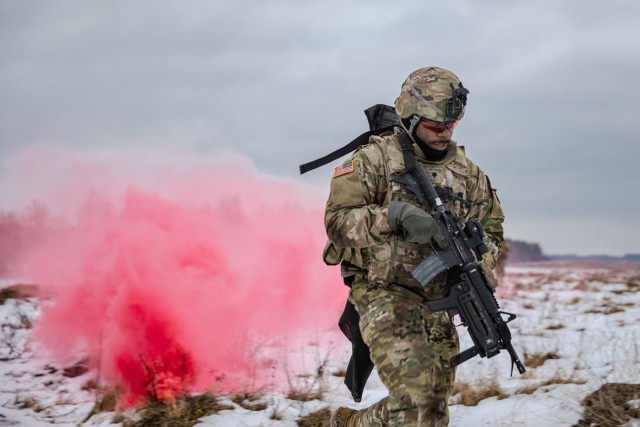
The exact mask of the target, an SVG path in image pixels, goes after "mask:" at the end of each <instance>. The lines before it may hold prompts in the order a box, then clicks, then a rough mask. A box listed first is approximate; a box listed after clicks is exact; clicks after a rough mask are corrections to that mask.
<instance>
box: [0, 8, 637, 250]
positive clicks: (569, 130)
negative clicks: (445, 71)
mask: <svg viewBox="0 0 640 427" xmlns="http://www.w3.org/2000/svg"><path fill="white" fill-rule="evenodd" d="M638 18H640V5H639V4H638V3H637V2H636V1H634V0H621V1H617V2H609V3H607V4H605V3H603V2H600V1H597V0H570V1H563V2H553V1H550V0H546V1H539V2H526V3H525V2H513V3H508V2H503V1H497V0H492V1H486V2H482V3H480V2H473V1H471V0H467V1H460V2H455V3H454V2H450V3H446V4H438V5H437V7H434V4H428V3H425V2H423V1H408V0H401V1H398V2H384V1H380V0H367V1H363V0H362V1H356V0H350V1H337V0H328V1H322V2H319V1H310V0H306V1H300V0H295V1H293V0H284V1H268V0H263V1H246V0H245V1H234V2H225V1H220V0H218V1H183V2H170V1H163V0H141V1H137V2H128V1H122V0H120V1H110V2H86V1H69V0H66V1H59V2H39V1H35V0H1V1H0V93H1V94H2V96H1V98H0V99H1V101H0V156H2V158H7V157H10V156H11V155H13V154H15V153H17V152H18V151H20V150H22V149H23V148H24V147H26V146H28V145H31V144H34V143H37V142H42V141H57V142H62V143H64V144H66V145H69V146H72V147H76V148H78V149H88V150H90V149H93V148H96V149H97V148H99V147H104V146H113V145H116V146H122V147H130V146H144V145H148V146H150V147H154V148H155V149H157V150H163V149H166V148H168V147H171V146H172V145H175V144H176V141H188V142H189V143H190V144H191V145H192V146H193V147H195V150H196V152H198V153H210V152H214V151H215V150H217V149H220V148H233V149H234V150H237V151H239V152H241V153H244V154H246V155H248V156H249V157H251V158H252V159H253V160H254V161H255V162H256V164H257V166H258V167H259V168H260V169H261V170H263V171H265V172H268V173H272V174H276V175H280V176H285V177H291V178H295V179H300V180H303V181H305V182H309V183H314V184H318V185H325V186H326V185H327V184H328V182H327V181H328V175H329V174H330V167H326V168H325V169H322V170H319V171H315V172H312V173H310V174H309V175H305V176H303V177H297V175H296V174H297V165H298V164H300V163H302V162H305V161H307V160H311V159H314V158H316V157H319V156H321V155H324V154H326V153H327V152H329V151H331V150H333V149H335V148H337V147H339V146H341V145H343V144H344V143H346V142H348V141H349V140H350V139H351V138H353V137H354V136H356V135H357V134H359V133H360V132H362V131H364V130H365V126H366V120H365V118H364V115H363V114H362V111H363V110H364V109H365V108H366V107H368V106H370V105H372V104H375V103H379V102H383V103H388V104H390V103H392V102H393V100H394V99H395V96H396V95H397V92H398V90H399V88H400V84H401V83H402V81H403V80H404V78H405V77H406V75H407V74H408V73H409V72H410V71H412V70H414V69H416V68H418V67H421V66H424V65H440V66H443V67H446V68H449V69H451V70H453V71H454V72H456V73H457V74H458V75H459V76H460V77H461V78H462V80H463V82H464V83H465V86H467V87H469V88H470V90H471V94H470V103H469V108H468V112H467V115H466V117H465V120H464V121H463V123H462V124H461V125H460V126H459V128H458V130H457V131H456V139H458V140H459V141H460V143H462V144H464V145H465V146H466V147H467V150H468V153H469V154H470V155H471V157H472V158H473V159H474V160H475V161H476V162H477V163H478V164H480V165H481V167H483V169H485V170H486V171H487V173H488V174H489V175H490V176H491V178H492V182H493V183H494V185H495V186H496V187H497V188H498V189H499V194H500V196H501V199H502V201H503V203H504V205H505V207H506V208H507V211H508V222H507V224H506V226H507V234H508V235H509V236H511V237H513V238H521V239H527V240H533V241H539V242H540V243H541V244H542V245H543V248H545V249H546V250H547V251H548V252H552V253H561V252H578V253H589V252H608V253H614V254H618V253H625V252H640V250H639V249H640V246H638V245H637V244H636V243H635V242H637V241H639V238H640V231H637V230H635V229H630V227H629V226H627V225H626V224H632V223H633V219H634V218H635V212H636V211H637V210H638V208H639V207H640V206H639V205H640V203H639V202H638V200H637V197H635V193H636V192H637V182H638V178H640V173H639V172H638V169H637V165H636V163H637V159H638V157H639V154H640V149H639V148H638V145H637V143H636V137H635V122H636V121H637V117H638V107H637V106H636V104H637V102H638V95H640V89H639V88H638V85H637V83H636V82H635V80H636V77H637V76H638V75H640V46H639V44H640V29H638V25H637V22H638ZM578 224H579V225H580V226H578ZM591 230H593V231H591Z"/></svg>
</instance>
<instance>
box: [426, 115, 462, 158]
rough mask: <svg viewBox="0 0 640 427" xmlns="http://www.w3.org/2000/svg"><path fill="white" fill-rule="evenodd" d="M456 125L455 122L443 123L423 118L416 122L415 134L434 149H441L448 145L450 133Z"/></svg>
mask: <svg viewBox="0 0 640 427" xmlns="http://www.w3.org/2000/svg"><path fill="white" fill-rule="evenodd" d="M456 125H457V122H455V123H451V124H447V125H443V124H442V123H438V122H431V121H430V120H425V121H422V122H420V123H419V124H418V126H417V128H416V129H417V130H416V136H417V137H418V138H420V139H421V140H422V141H423V142H424V143H425V144H427V145H428V146H429V147H431V148H433V149H434V150H439V151H443V150H445V149H446V148H447V145H449V141H451V134H452V133H453V129H454V128H455V127H456Z"/></svg>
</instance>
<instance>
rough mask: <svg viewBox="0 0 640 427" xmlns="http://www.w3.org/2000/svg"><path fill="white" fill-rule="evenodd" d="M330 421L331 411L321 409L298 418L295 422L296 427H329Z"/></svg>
mask: <svg viewBox="0 0 640 427" xmlns="http://www.w3.org/2000/svg"><path fill="white" fill-rule="evenodd" d="M330 421H331V410H330V409H329V408H322V409H320V410H318V411H315V412H312V413H310V414H309V415H307V416H304V417H302V418H300V419H299V420H298V421H297V425H298V427H330V425H329V423H330Z"/></svg>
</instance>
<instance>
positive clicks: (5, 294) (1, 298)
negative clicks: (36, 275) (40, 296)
mask: <svg viewBox="0 0 640 427" xmlns="http://www.w3.org/2000/svg"><path fill="white" fill-rule="evenodd" d="M35 293H36V287H35V285H24V284H18V285H13V286H7V287H6V288H2V289H0V305H3V304H4V303H5V302H6V301H7V300H10V299H25V298H29V297H32V296H34V295H35Z"/></svg>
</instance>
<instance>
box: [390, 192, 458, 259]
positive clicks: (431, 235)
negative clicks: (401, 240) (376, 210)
mask: <svg viewBox="0 0 640 427" xmlns="http://www.w3.org/2000/svg"><path fill="white" fill-rule="evenodd" d="M388 221H389V227H390V228H391V231H393V232H394V233H401V232H402V233H403V234H404V236H405V238H406V239H407V241H409V242H413V243H419V244H425V243H428V242H429V241H430V240H431V239H434V240H435V241H436V242H438V245H439V246H440V247H441V248H446V247H447V246H448V244H447V241H446V240H445V238H444V235H443V234H442V232H441V231H440V229H439V228H438V224H437V223H436V220H435V219H433V217H432V216H431V215H429V214H428V213H427V212H425V211H424V210H423V209H420V208H419V207H417V206H415V205H412V204H411V203H406V202H398V201H395V200H394V201H392V202H391V204H390V205H389V213H388Z"/></svg>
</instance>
